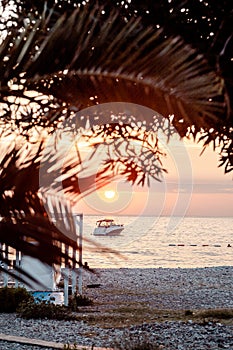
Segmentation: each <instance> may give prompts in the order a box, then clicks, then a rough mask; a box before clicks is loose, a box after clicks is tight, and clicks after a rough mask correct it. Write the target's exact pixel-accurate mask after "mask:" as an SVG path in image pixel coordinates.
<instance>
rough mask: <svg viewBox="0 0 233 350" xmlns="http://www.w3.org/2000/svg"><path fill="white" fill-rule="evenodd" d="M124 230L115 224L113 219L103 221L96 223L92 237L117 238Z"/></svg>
mask: <svg viewBox="0 0 233 350" xmlns="http://www.w3.org/2000/svg"><path fill="white" fill-rule="evenodd" d="M123 230H124V225H120V224H116V223H115V221H114V220H113V219H103V220H98V221H97V222H96V227H95V229H94V232H93V235H94V236H118V235H119V234H120V233H121V232H122V231H123Z"/></svg>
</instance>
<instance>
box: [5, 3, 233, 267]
mask: <svg viewBox="0 0 233 350" xmlns="http://www.w3.org/2000/svg"><path fill="white" fill-rule="evenodd" d="M9 3H10V2H9V1H4V2H3V4H2V19H1V40H2V44H1V48H0V62H1V63H0V71H1V87H0V91H1V99H0V104H1V109H2V116H1V133H2V140H4V142H5V141H7V142H8V143H7V145H9V144H10V146H7V147H5V149H3V150H2V156H1V157H2V159H1V167H0V169H1V170H0V171H1V179H0V182H1V186H0V188H1V194H0V195H1V205H0V215H1V216H2V218H3V219H2V221H1V223H0V241H1V242H2V243H5V244H7V245H9V246H11V247H14V248H17V249H20V250H21V251H22V252H23V253H25V254H29V255H32V256H34V257H37V258H39V259H40V260H42V261H44V262H47V263H49V264H52V263H57V262H58V261H59V259H60V257H61V254H63V256H64V257H65V253H62V251H61V248H60V247H61V245H60V243H64V244H66V245H69V246H71V247H73V248H74V249H75V250H78V248H79V247H78V244H77V242H76V240H73V239H72V238H69V234H68V232H67V228H65V227H64V225H63V226H62V227H61V226H60V227H57V226H56V225H54V223H53V222H52V220H51V217H50V216H49V215H48V212H47V211H46V208H45V203H44V202H43V200H42V199H41V194H44V193H47V192H48V191H50V190H51V183H52V193H57V194H59V193H60V192H61V190H65V192H66V193H67V194H69V196H70V198H71V199H72V200H73V201H77V200H79V199H80V197H82V196H85V195H86V194H87V193H89V192H91V191H93V190H95V188H96V186H97V187H101V186H103V185H105V184H106V183H108V182H109V181H111V179H112V178H113V177H115V176H118V175H121V176H125V177H126V179H127V180H128V181H129V182H131V183H138V184H142V185H144V184H145V183H148V184H149V179H150V177H153V178H155V179H157V180H160V178H161V174H162V172H163V171H165V169H163V166H162V157H163V152H162V151H161V149H160V147H159V142H158V136H157V132H158V131H159V130H162V131H163V132H164V134H165V135H166V137H167V140H169V137H170V136H171V134H172V133H174V132H178V134H179V135H180V137H182V138H183V137H186V136H193V137H194V138H195V139H197V138H198V137H200V136H199V135H200V134H201V137H200V138H201V139H204V146H206V145H208V144H210V143H211V142H212V143H213V144H214V146H217V145H220V146H221V158H220V163H221V165H224V166H225V171H226V172H228V171H231V170H232V167H233V158H232V157H233V155H232V99H231V98H232V95H231V87H232V80H230V79H229V76H228V75H227V74H226V70H225V68H226V66H227V65H226V64H222V63H221V59H222V60H225V61H227V57H228V56H227V55H228V54H227V52H228V51H229V47H230V45H232V36H231V35H232V34H229V30H228V28H227V29H226V27H227V25H226V23H228V21H229V18H230V16H231V15H232V13H231V15H229V13H228V14H227V13H226V12H224V13H225V17H224V14H223V15H222V18H223V19H222V21H223V22H222V28H223V31H224V33H225V34H224V35H225V36H223V34H222V32H218V33H217V34H216V35H215V38H214V39H215V41H213V47H214V49H212V51H211V50H209V51H208V52H207V46H208V40H206V41H205V40H202V41H201V42H200V45H198V43H197V37H195V39H196V41H195V42H192V40H190V38H191V37H192V35H191V34H190V36H189V35H187V33H186V32H185V35H186V36H185V37H182V34H183V33H182V28H179V25H178V23H182V21H180V20H181V18H180V16H181V14H182V13H183V12H184V11H183V8H184V9H185V11H186V10H187V9H186V5H187V6H188V2H187V1H184V2H182V4H181V3H180V2H179V1H177V7H175V6H174V5H171V4H170V5H168V4H167V5H166V6H165V5H164V1H159V2H157V4H156V5H155V7H156V8H155V9H154V12H153V11H151V10H150V11H149V16H148V13H147V12H148V10H147V8H149V7H148V6H149V5H152V4H151V1H148V2H145V4H144V5H143V6H140V5H139V4H137V3H136V2H132V4H131V5H130V6H129V5H128V4H126V3H127V2H125V4H124V5H125V6H123V5H122V6H121V8H119V6H118V5H116V4H115V5H114V6H112V2H111V3H109V2H108V1H103V4H98V5H96V4H95V3H94V2H89V3H86V4H81V5H80V4H79V2H78V1H77V2H72V3H70V2H63V1H62V0H61V1H45V2H43V3H42V2H41V1H39V2H35V1H33V2H30V1H21V2H18V1H15V6H14V7H12V6H11V7H10V8H9ZM42 4H43V6H42ZM126 5H127V6H126ZM171 6H173V7H172V9H173V11H171ZM209 6H210V5H209ZM158 8H160V10H161V11H160V14H161V15H164V14H167V15H168V13H170V15H169V16H170V17H167V18H166V16H164V18H163V16H162V18H161V19H160V23H159V24H158V23H157V24H155V23H153V18H154V17H153V15H154V13H156V11H157V10H158ZM177 9H179V10H180V12H179V11H178V12H177ZM209 10H212V7H209ZM222 10H223V9H222ZM4 11H5V12H4ZM135 11H136V12H135ZM175 12H176V13H178V15H177V14H176V15H175V14H173V13H175ZM211 16H212V21H213V22H214V17H213V16H214V15H213V14H211V11H210V17H211ZM166 19H169V20H168V25H166ZM189 19H193V20H194V19H195V14H194V13H192V14H191V17H190V18H189ZM224 21H225V22H224ZM208 22H209V21H208ZM199 24H200V23H199ZM161 25H163V27H164V28H161ZM186 26H187V23H183V28H184V27H186ZM203 28H204V29H205V30H206V27H204V26H203ZM201 29H202V28H200V31H199V34H200V33H202V34H203V32H201ZM205 30H204V34H205ZM224 39H226V40H225V41H224ZM220 46H221V48H222V51H221V52H222V55H220V53H221V52H220V50H219V47H220ZM218 50H219V51H218ZM210 51H211V53H210ZM227 79H228V80H227ZM129 106H130V107H132V110H130V113H129V111H128V110H127V108H128V107H129ZM140 106H142V107H143V108H140ZM114 108H115V109H114ZM113 111H114V113H113ZM147 111H149V112H148V113H147ZM54 131H56V132H55V137H54V139H53V140H54V142H53V144H52V148H50V147H48V145H47V143H46V140H47V139H48V138H49V137H50V135H51V134H52V133H53V132H54ZM80 133H81V134H82V136H81V137H82V139H85V140H87V141H88V142H89V144H90V145H91V146H92V148H93V152H92V153H91V155H90V157H89V159H88V160H86V162H83V161H82V159H81V157H80V152H79V149H78V147H77V148H76V151H77V152H76V154H75V156H74V154H72V157H70V158H69V157H68V159H67V160H66V162H65V163H64V164H63V165H62V169H61V162H60V160H61V158H62V153H59V152H57V148H56V147H57V145H58V144H59V140H61V139H62V138H63V137H64V135H65V136H66V135H67V134H68V136H69V137H70V135H72V136H73V138H74V139H75V138H76V137H78V135H80ZM134 142H139V143H140V144H141V145H142V147H141V148H140V153H138V149H136V148H135V147H134V145H133V143H134ZM103 145H104V148H105V151H106V152H105V158H104V162H103V165H102V169H100V170H99V171H98V172H97V173H96V171H95V169H94V170H93V172H92V173H90V174H89V175H88V176H87V175H85V171H84V170H85V169H86V168H88V169H90V171H91V161H92V160H93V157H94V156H95V155H96V154H98V150H99V149H100V148H101V147H103ZM41 174H42V175H43V176H42V175H41ZM83 174H84V175H83ZM41 176H42V177H41ZM61 178H62V180H61ZM41 179H42V182H41ZM58 179H60V180H58ZM81 182H82V186H81V187H80V183H81ZM63 206H64V207H66V203H65V202H64V200H63ZM69 230H72V223H71V221H70V225H69ZM26 237H29V238H30V239H33V240H36V241H37V243H38V245H37V246H35V245H34V246H33V245H32V244H30V242H29V241H28V240H27V239H26ZM70 259H71V258H70ZM71 260H72V259H71ZM73 262H74V261H73Z"/></svg>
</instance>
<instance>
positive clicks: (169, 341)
mask: <svg viewBox="0 0 233 350" xmlns="http://www.w3.org/2000/svg"><path fill="white" fill-rule="evenodd" d="M95 272H96V273H94V274H93V273H89V272H86V271H85V272H84V273H83V293H84V295H86V296H88V297H89V298H91V299H92V300H93V302H94V303H93V305H92V306H91V308H90V309H89V310H88V307H86V308H84V309H82V310H80V311H79V320H78V321H56V320H52V321H51V320H24V319H22V318H20V317H18V316H17V315H16V314H0V333H4V334H8V335H15V336H24V337H29V338H36V339H42V340H47V341H55V342H58V343H64V344H67V343H69V344H74V343H76V344H79V345H83V346H85V345H86V346H94V348H95V347H113V346H114V344H116V343H117V344H119V342H120V343H123V342H124V341H126V342H127V339H128V340H129V339H131V340H130V341H129V342H132V341H133V339H136V340H140V339H142V338H143V339H146V340H147V341H148V342H151V343H153V344H157V345H159V346H160V348H161V349H169V350H187V349H196V350H204V349H211V350H215V349H231V350H232V349H233V325H232V322H229V320H228V321H227V322H222V321H220V320H219V319H218V318H213V319H208V318H202V319H201V320H200V319H195V318H193V317H191V316H190V318H189V316H188V315H189V314H190V315H191V314H192V315H193V314H195V313H198V312H199V311H200V310H209V309H226V310H232V309H233V267H228V266H223V267H208V268H193V269H190V268H185V269H182V268H176V269H171V268H155V269H154V268H148V269H144V268H142V269H140V268H135V269H134V268H132V269H131V268H122V269H96V271H95ZM132 305H133V306H134V308H133V311H132ZM117 306H122V307H123V306H124V308H126V307H131V315H130V316H131V317H133V318H135V320H136V318H137V314H138V313H139V312H140V310H141V309H142V308H143V307H144V308H148V309H150V310H152V311H153V310H156V312H158V313H161V315H162V316H161V319H159V318H158V319H156V320H155V319H154V318H153V317H152V318H151V320H150V319H149V318H148V317H145V319H144V320H141V322H139V323H137V322H136V321H135V322H134V323H133V324H127V322H126V321H127V320H123V323H122V326H119V325H118V326H117V327H116V326H113V325H112V323H111V318H112V319H113V320H114V317H116V314H115V313H116V307H117ZM167 310H170V311H169V312H170V314H171V313H172V311H174V312H178V311H180V312H181V313H184V315H186V317H185V318H184V319H179V320H175V319H174V320H172V319H169V317H168V319H166V317H167ZM132 313H133V315H132ZM106 314H107V315H108V317H109V325H106V324H105V325H104V326H103V325H102V324H100V325H98V323H97V322H96V323H93V322H92V323H90V322H88V320H90V319H92V320H93V319H94V318H95V316H98V317H99V318H101V315H106ZM152 316H153V312H152ZM150 317H151V313H150ZM124 321H125V322H126V323H125V322H124ZM231 321H232V319H231ZM126 324H127V325H126ZM0 349H1V350H8V349H11V350H14V349H20V350H32V349H33V350H37V349H41V347H36V346H30V345H23V344H17V343H8V342H5V341H0ZM43 349H45V347H44V348H43ZM49 349H51V348H47V350H49Z"/></svg>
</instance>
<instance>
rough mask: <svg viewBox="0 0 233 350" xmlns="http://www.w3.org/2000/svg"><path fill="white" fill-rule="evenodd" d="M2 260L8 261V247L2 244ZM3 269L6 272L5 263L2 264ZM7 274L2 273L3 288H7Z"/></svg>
mask: <svg viewBox="0 0 233 350" xmlns="http://www.w3.org/2000/svg"><path fill="white" fill-rule="evenodd" d="M4 259H6V260H8V246H7V245H6V244H4ZM4 268H5V269H6V270H8V266H7V263H6V262H4ZM8 278H9V277H8V274H7V273H6V272H4V275H3V285H4V287H7V286H8Z"/></svg>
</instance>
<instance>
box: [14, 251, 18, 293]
mask: <svg viewBox="0 0 233 350" xmlns="http://www.w3.org/2000/svg"><path fill="white" fill-rule="evenodd" d="M15 266H16V267H19V251H18V250H16V252H15ZM16 275H17V276H19V272H18V271H17V272H16ZM15 287H16V288H18V287H19V281H18V279H17V278H16V280H15Z"/></svg>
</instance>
